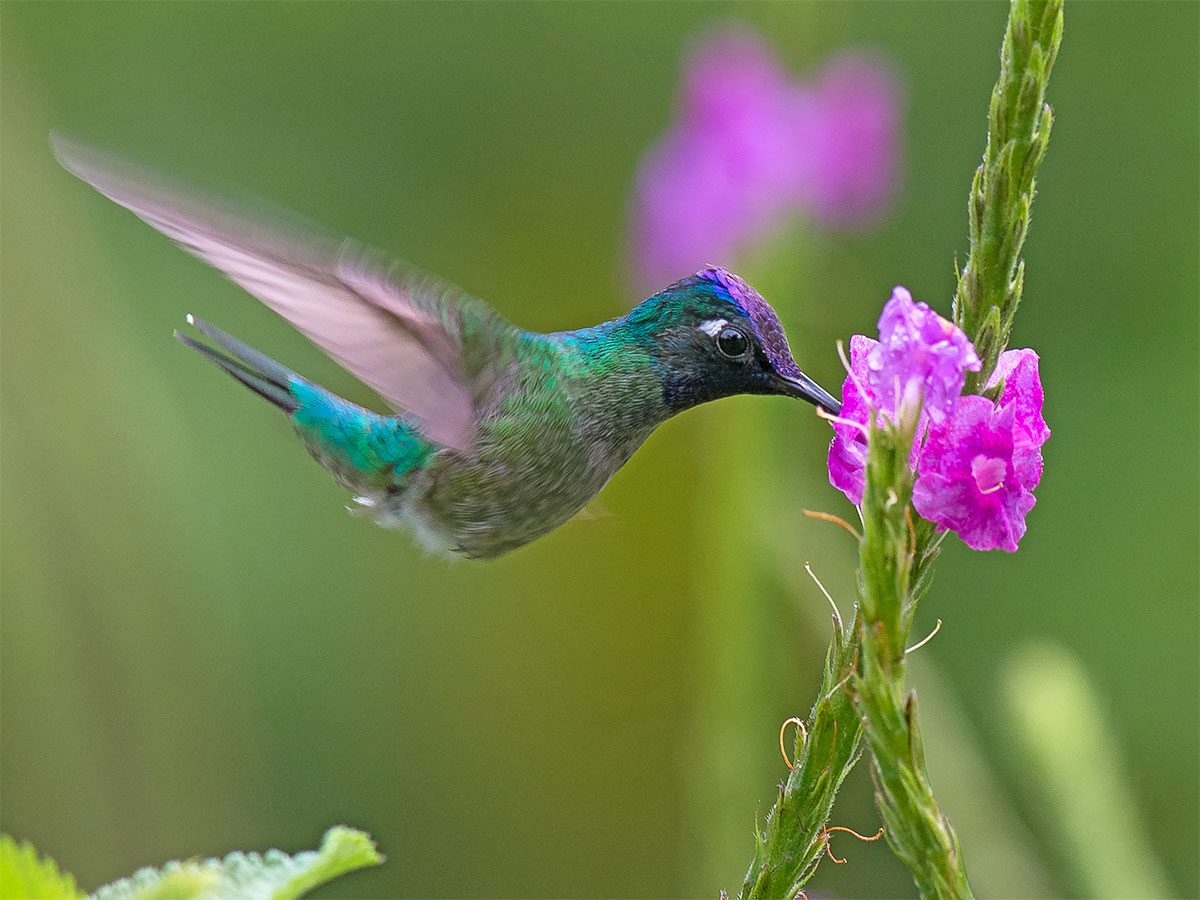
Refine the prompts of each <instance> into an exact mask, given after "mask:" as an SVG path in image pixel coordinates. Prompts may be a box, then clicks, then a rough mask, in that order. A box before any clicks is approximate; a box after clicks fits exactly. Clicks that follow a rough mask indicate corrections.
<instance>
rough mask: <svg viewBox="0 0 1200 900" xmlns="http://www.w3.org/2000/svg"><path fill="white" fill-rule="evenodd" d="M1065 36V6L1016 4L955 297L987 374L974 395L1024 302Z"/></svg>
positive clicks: (1056, 2) (1058, 0)
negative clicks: (1050, 88)
mask: <svg viewBox="0 0 1200 900" xmlns="http://www.w3.org/2000/svg"><path fill="white" fill-rule="evenodd" d="M1062 31H1063V10H1062V0H1012V4H1011V6H1010V8H1009V14H1008V28H1007V29H1006V30H1005V33H1004V44H1003V46H1002V48H1001V51H1000V77H999V79H998V80H997V81H996V86H995V88H993V90H992V99H991V103H990V104H989V107H988V138H987V148H986V150H985V151H984V154H983V162H981V163H980V164H979V168H977V169H976V170H975V177H974V179H972V181H971V194H970V199H969V201H968V204H967V208H968V219H969V222H970V235H971V251H970V254H969V255H968V257H967V262H966V265H965V266H963V268H962V271H961V272H960V274H959V277H958V289H957V291H956V292H955V295H954V323H955V324H956V325H958V327H959V328H961V329H962V330H963V331H964V332H966V334H967V336H968V337H970V338H971V340H972V341H973V342H974V344H975V350H976V352H978V354H979V358H980V359H981V360H982V361H983V369H982V370H981V371H979V372H978V373H975V374H974V375H970V376H968V380H967V392H968V393H975V392H977V391H978V389H979V387H980V385H985V384H987V381H988V378H989V377H990V376H991V374H992V370H993V369H994V368H995V367H996V360H997V358H998V357H999V356H1000V354H1001V352H1003V350H1004V348H1005V347H1007V346H1008V336H1009V333H1010V332H1011V331H1012V323H1013V316H1014V315H1015V314H1016V312H1017V306H1018V304H1019V303H1020V302H1021V290H1022V288H1023V286H1024V281H1025V264H1024V261H1023V260H1022V259H1021V249H1022V247H1023V246H1024V244H1025V236H1026V234H1028V232H1029V213H1030V208H1031V207H1032V205H1033V198H1034V195H1035V194H1036V192H1037V180H1036V178H1035V176H1036V174H1037V169H1038V166H1039V165H1041V162H1042V159H1043V157H1045V155H1046V149H1047V147H1048V146H1049V145H1050V129H1051V126H1052V125H1053V124H1054V115H1053V113H1052V111H1051V109H1050V107H1049V106H1048V105H1047V104H1046V102H1045V101H1046V85H1047V84H1048V83H1049V81H1050V70H1051V69H1052V68H1053V67H1054V61H1055V59H1056V58H1057V56H1058V47H1059V43H1060V42H1061V40H1062Z"/></svg>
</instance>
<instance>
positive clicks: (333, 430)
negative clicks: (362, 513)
mask: <svg viewBox="0 0 1200 900" xmlns="http://www.w3.org/2000/svg"><path fill="white" fill-rule="evenodd" d="M188 323H189V324H190V325H192V326H193V327H195V328H196V329H197V330H198V331H199V332H200V333H201V334H202V335H204V336H205V337H207V338H208V339H209V340H211V341H212V342H213V344H215V345H216V346H212V345H209V344H206V343H203V342H201V341H198V340H195V339H193V338H190V337H188V336H187V335H185V334H180V333H179V332H178V331H176V332H175V337H176V338H177V339H178V340H179V341H181V342H182V343H184V344H186V345H187V346H189V347H191V348H192V349H193V350H195V351H196V352H197V353H199V354H201V355H202V356H203V357H204V358H205V359H207V360H209V361H210V362H212V363H214V364H216V365H217V366H219V367H220V368H221V369H222V370H224V371H225V372H227V373H228V374H229V375H231V376H233V377H234V378H236V379H237V380H238V381H240V382H241V383H242V384H244V385H245V386H246V387H248V388H249V389H250V390H252V391H254V393H256V394H258V395H259V396H260V397H262V398H263V399H264V400H267V401H268V402H269V403H271V404H273V405H274V406H277V407H278V408H279V409H281V410H283V411H284V412H285V413H287V414H288V417H289V418H290V419H291V420H292V425H293V426H294V427H295V429H296V433H297V434H298V435H299V436H300V440H301V441H302V442H303V444H304V446H305V448H306V449H307V450H308V452H309V453H310V454H311V455H312V456H313V457H315V458H316V460H317V461H318V462H319V463H321V464H322V465H323V466H324V467H325V468H326V469H328V470H329V471H330V472H331V473H332V474H333V476H334V478H335V479H337V481H338V482H339V483H340V484H342V485H343V486H345V487H347V488H349V489H351V490H354V491H356V492H363V493H366V494H368V495H370V494H376V493H379V492H381V491H383V492H386V491H389V490H394V489H398V488H400V487H402V486H403V485H404V484H405V482H406V481H407V478H408V476H410V475H411V474H412V473H413V472H415V471H417V470H419V469H420V468H421V467H422V466H424V465H425V463H426V462H428V461H429V459H430V458H431V457H432V456H433V455H434V453H435V452H436V451H437V449H438V447H437V445H436V444H434V443H433V442H431V441H430V440H429V439H427V438H426V437H425V436H424V435H422V434H421V433H420V432H419V431H418V430H417V428H416V427H415V425H414V424H413V423H411V422H409V421H406V420H404V419H399V418H396V417H395V416H383V415H380V414H379V413H376V412H372V411H371V410H369V409H364V408H363V407H361V406H359V405H357V404H355V403H351V402H350V401H348V400H343V399H342V398H341V397H338V396H336V395H334V394H332V393H330V392H329V391H327V390H325V389H324V388H323V387H320V386H319V385H316V384H313V383H312V382H310V381H307V380H305V379H304V378H302V377H300V376H299V375H297V374H296V373H295V372H293V371H292V370H291V369H289V368H287V366H284V365H283V364H282V363H279V362H276V361H275V360H273V359H271V358H270V357H269V356H267V355H266V354H264V353H260V352H259V351H257V350H255V349H254V348H253V347H250V346H247V345H246V344H243V343H242V342H241V341H239V340H238V339H237V338H235V337H233V336H232V335H230V334H227V333H225V332H224V331H222V330H221V329H219V328H217V327H216V326H214V325H210V324H209V323H208V322H205V321H203V320H201V319H197V318H195V317H193V316H188Z"/></svg>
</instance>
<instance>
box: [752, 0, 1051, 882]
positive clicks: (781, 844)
mask: <svg viewBox="0 0 1200 900" xmlns="http://www.w3.org/2000/svg"><path fill="white" fill-rule="evenodd" d="M1062 29H1063V14H1062V0H1011V4H1010V7H1009V19H1008V25H1007V28H1006V31H1005V37H1004V43H1003V47H1002V50H1001V68H1000V77H999V80H998V81H997V83H996V86H995V89H994V90H993V93H992V99H991V104H990V107H989V131H988V142H987V149H986V152H985V154H984V159H983V162H982V163H981V165H980V166H979V168H978V169H977V171H976V173H975V177H974V179H973V181H972V185H971V193H970V201H969V216H970V240H971V249H970V254H969V256H968V258H967V262H966V265H965V266H964V267H963V269H962V271H961V273H960V274H959V278H958V286H957V290H956V294H955V297H954V305H953V318H954V324H955V325H956V326H958V330H959V333H958V334H957V335H955V334H953V331H954V329H952V328H951V326H950V325H949V323H944V322H943V323H942V325H944V326H945V329H944V333H942V334H940V335H939V334H938V327H937V326H938V323H937V322H933V321H931V320H930V319H929V314H930V311H929V310H928V308H927V307H923V305H922V304H916V305H913V304H912V301H911V297H909V296H908V295H907V292H906V291H903V292H901V289H897V292H896V293H894V294H893V299H892V302H891V303H890V304H889V307H892V305H893V304H895V306H894V307H893V310H894V311H902V315H899V316H893V319H894V320H895V321H896V322H897V324H898V325H899V326H901V327H898V328H890V327H889V328H888V329H886V330H887V331H888V334H887V335H885V333H884V332H885V328H884V326H885V322H886V321H887V320H888V318H889V310H888V308H885V312H884V318H883V319H881V320H880V326H881V334H880V345H882V346H880V345H876V343H875V342H873V341H868V340H866V339H864V338H862V337H861V336H856V339H855V340H856V341H859V344H858V347H857V350H858V352H859V353H860V354H861V355H862V359H863V361H864V362H865V361H866V357H867V355H868V354H873V355H874V359H873V362H872V365H871V366H870V367H869V368H868V369H864V370H860V371H859V376H861V377H856V376H855V374H853V371H854V370H853V369H852V373H851V376H850V377H849V378H848V379H847V382H846V384H845V385H844V386H843V398H842V399H843V410H842V418H840V419H839V420H837V421H835V422H834V423H833V424H834V430H835V433H836V434H837V437H836V438H835V441H834V445H833V447H832V448H831V454H830V475H831V480H832V481H833V483H834V485H835V486H836V487H838V488H839V489H840V490H842V491H843V492H844V493H846V494H847V496H848V497H850V498H851V500H852V501H856V502H857V501H859V500H860V495H859V492H860V491H861V507H860V509H861V514H862V519H863V536H862V540H861V541H860V546H859V558H860V571H859V587H860V592H859V593H860V606H859V610H858V614H857V615H856V618H855V622H854V625H853V627H852V628H851V629H850V631H849V632H846V631H845V630H843V628H842V626H841V623H840V622H835V630H834V641H833V644H832V646H831V647H830V650H829V654H828V656H827V659H826V669H825V675H824V678H823V681H822V686H821V695H820V698H819V699H818V701H817V703H816V704H814V706H813V710H812V712H811V713H810V715H809V719H808V721H807V723H806V724H807V730H808V739H807V741H806V742H805V743H804V746H803V747H798V748H797V751H798V753H799V756H800V758H799V760H798V762H797V765H796V766H795V768H793V770H792V773H791V775H790V776H789V778H788V780H787V781H786V782H785V783H784V784H783V785H782V786H781V787H780V794H779V798H778V799H777V800H776V802H775V804H774V806H773V808H772V810H771V812H770V814H769V815H768V818H767V821H766V827H765V830H764V831H762V832H759V833H758V835H757V842H756V848H755V856H754V862H753V863H752V864H751V867H750V871H749V872H748V873H747V875H746V880H745V883H744V885H743V889H742V894H743V896H744V897H768V896H771V897H794V896H796V894H797V892H798V891H799V889H800V888H801V887H802V886H803V885H804V883H805V882H806V881H807V880H808V878H809V877H810V876H811V875H812V872H813V871H814V870H815V868H816V865H817V863H818V862H819V860H820V856H821V853H822V852H823V850H824V849H825V842H826V841H827V839H828V832H827V830H826V828H827V823H828V818H829V814H830V811H831V809H832V804H833V800H834V797H835V794H836V790H837V787H838V786H839V785H840V784H841V782H842V780H843V779H844V778H845V776H846V774H847V773H848V772H849V770H850V768H851V767H852V766H853V765H854V762H855V761H856V760H857V758H858V755H859V753H860V751H859V749H858V740H859V733H860V729H859V727H858V726H860V725H861V732H862V733H863V734H865V737H866V739H867V743H868V745H869V747H870V749H871V756H872V775H873V777H874V780H875V785H876V799H877V802H878V805H879V808H880V811H881V813H882V815H883V819H884V824H885V833H886V836H887V841H888V844H889V845H890V846H891V848H892V850H893V852H894V853H895V854H896V855H897V857H898V858H899V859H900V860H901V861H902V862H904V863H905V865H906V866H907V867H908V869H909V871H910V873H911V874H912V877H913V880H914V882H915V883H916V886H917V888H918V890H919V891H920V894H921V896H922V897H937V898H969V897H972V896H973V894H972V891H971V887H970V884H969V882H968V880H967V876H966V870H965V866H964V863H963V857H962V851H961V848H960V847H959V842H958V838H957V836H956V834H955V832H954V829H953V828H952V827H951V825H950V823H949V821H948V820H947V819H946V817H945V816H944V815H943V814H942V812H941V810H940V808H939V807H938V804H937V800H936V798H935V797H934V794H933V789H932V786H931V783H930V780H929V776H928V773H927V771H926V767H925V756H924V749H923V744H922V738H921V731H920V725H919V722H918V719H917V704H916V696H915V694H914V693H912V692H910V691H908V689H907V687H906V683H905V655H906V649H905V648H906V647H907V645H908V641H909V635H910V631H911V627H912V623H913V619H914V617H915V615H916V611H917V605H918V603H919V601H920V600H921V598H922V596H923V595H924V594H925V592H926V591H927V589H928V587H929V583H930V579H931V577H932V564H933V561H934V560H935V559H936V557H937V555H938V552H939V550H940V547H941V543H942V539H943V537H944V536H945V534H946V533H947V532H946V531H944V530H943V531H941V532H939V531H938V530H937V528H936V527H935V525H934V524H933V523H932V522H930V521H928V520H926V519H925V518H922V517H921V516H920V515H918V514H917V512H916V510H915V509H914V507H913V504H912V500H913V488H914V482H915V480H916V475H915V473H914V467H915V466H916V465H917V463H916V461H915V459H916V458H917V457H919V455H920V453H921V452H924V450H925V449H926V448H925V446H924V445H923V442H924V440H925V432H926V429H927V428H928V427H930V426H929V425H928V423H927V421H926V419H925V418H923V417H924V416H926V415H927V416H928V417H929V421H931V422H932V423H933V425H932V427H934V428H937V427H945V428H950V427H952V426H953V425H954V423H955V421H958V419H957V416H958V413H957V412H956V411H955V410H956V408H955V406H954V404H955V402H956V398H958V395H959V392H960V391H962V392H964V393H965V394H968V395H970V394H984V395H985V396H987V397H988V398H989V399H990V400H997V398H1000V407H1002V408H1003V410H1002V411H1003V412H1004V413H1006V414H1007V416H1008V418H1004V417H1003V416H1000V417H999V418H997V419H996V420H995V421H990V422H986V423H984V422H983V421H982V420H981V421H980V423H979V424H977V425H976V426H975V428H974V431H973V434H974V435H975V436H977V437H978V438H979V440H980V441H982V442H986V441H992V443H991V444H990V445H989V446H987V447H981V451H982V450H984V449H986V450H987V452H986V453H985V452H979V453H977V454H976V455H975V456H974V457H972V458H971V459H970V460H966V464H967V465H966V468H965V469H964V470H963V471H957V470H956V469H955V468H954V465H953V464H954V462H955V460H953V459H951V458H949V456H950V455H949V454H947V453H945V452H944V448H939V450H940V451H941V452H940V456H941V458H939V459H936V460H935V461H934V462H935V463H936V464H937V465H936V466H934V464H933V463H931V464H930V466H928V467H927V469H926V473H927V474H926V475H925V477H926V478H927V479H928V480H927V481H926V482H925V483H924V494H923V495H922V497H919V498H918V500H919V501H923V503H919V505H921V507H922V509H924V510H925V511H926V514H927V515H933V516H935V517H937V518H939V521H940V522H941V524H942V525H943V527H944V528H946V527H948V528H954V529H955V530H956V531H958V532H959V534H960V536H961V537H963V539H964V541H966V542H967V543H968V544H969V545H970V546H972V547H975V548H977V549H992V548H999V549H1005V550H1009V551H1010V552H1011V551H1012V550H1015V549H1016V543H1017V541H1018V540H1019V538H1020V536H1021V534H1023V532H1024V518H1023V517H1024V513H1025V512H1027V511H1028V508H1029V507H1030V506H1032V498H1031V495H1030V496H1028V497H1025V496H1024V495H1021V496H1018V497H1017V500H1016V501H1014V505H1013V506H1012V507H1011V508H1008V509H1005V510H1001V509H999V505H998V504H997V503H994V502H993V500H992V499H989V498H994V499H997V500H998V499H999V497H998V492H1012V493H1013V494H1014V495H1015V494H1019V492H1021V491H1025V492H1026V493H1027V492H1028V490H1031V489H1032V488H1033V487H1034V486H1036V483H1037V481H1038V479H1039V478H1040V474H1041V457H1040V446H1041V444H1042V443H1043V442H1044V441H1045V439H1046V437H1047V436H1048V434H1049V431H1048V429H1046V427H1045V422H1044V421H1043V420H1042V419H1041V387H1040V383H1038V380H1037V374H1036V354H1033V353H1032V351H1013V352H1012V353H1011V354H1009V356H1008V358H1007V359H1006V360H1001V354H1002V353H1004V352H1005V350H1006V348H1007V346H1008V340H1009V335H1010V333H1011V330H1012V324H1013V318H1014V316H1015V313H1016V309H1017V306H1018V304H1019V303H1020V300H1021V292H1022V288H1023V285H1024V263H1023V261H1022V260H1021V259H1020V254H1021V250H1022V247H1023V245H1024V241H1025V236H1026V234H1027V233H1028V229H1029V216H1030V208H1031V206H1032V203H1033V197H1034V193H1035V188H1036V179H1035V176H1036V173H1037V168H1038V166H1039V165H1040V163H1041V161H1042V159H1043V157H1044V156H1045V153H1046V149H1047V146H1048V143H1049V138H1050V129H1051V125H1052V123H1053V115H1052V112H1051V110H1050V107H1049V106H1047V105H1046V103H1045V93H1046V85H1047V82H1048V79H1049V75H1050V70H1051V68H1052V67H1053V64H1054V60H1055V58H1056V56H1057V54H1058V47H1059V43H1060V41H1061V38H1062ZM964 335H965V339H969V341H970V345H972V346H973V352H972V353H969V354H968V353H966V352H965V350H964V349H963V348H962V347H961V346H956V345H955V342H956V341H958V339H959V338H962V337H963V336H964ZM959 344H960V345H961V342H959ZM855 350H856V347H855V345H854V342H852V346H851V356H852V359H854V360H855V362H857V358H856V354H855ZM976 354H977V357H978V358H975V356H976ZM931 358H934V361H936V362H937V364H938V365H939V366H940V367H941V368H940V369H938V368H936V367H935V368H932V369H931V368H928V365H929V363H930V360H931ZM1022 359H1024V360H1025V362H1024V366H1025V368H1024V369H1022V370H1021V371H1020V373H1019V374H1018V368H1017V367H1018V365H1020V364H1021V363H1020V360H1022ZM998 364H999V365H1000V371H999V372H997V365H998ZM852 365H853V363H852ZM922 365H924V366H926V368H925V369H923V370H922V369H921V368H920V366H922ZM871 373H874V374H875V375H876V376H881V377H880V378H879V379H878V382H877V383H875V384H870V383H867V384H866V387H865V388H864V386H863V381H864V380H869V378H870V377H871ZM913 379H917V381H914V380H913ZM1009 382H1011V384H1010V383H1009ZM888 384H894V385H895V388H896V390H895V392H894V394H893V396H892V402H891V403H890V404H889V402H888V398H887V393H888V392H887V391H886V386H887V385H888ZM914 386H916V387H917V388H919V392H918V395H919V396H920V397H921V399H922V401H923V402H924V410H923V412H922V411H921V410H920V409H916V410H914V408H913V407H912V405H911V404H910V403H908V402H904V400H905V399H906V398H909V396H910V394H911V393H912V392H911V391H910V390H909V388H912V387H914ZM856 407H857V411H858V412H859V413H861V415H862V418H857V417H856V416H855V415H854V414H853V411H854V410H855V409H856ZM962 408H964V409H967V410H970V409H971V408H972V407H971V404H970V403H966V404H963V406H962ZM998 412H1001V410H998ZM846 417H849V418H846ZM856 419H857V423H863V422H865V426H864V427H862V428H861V430H860V429H859V428H858V427H857V426H856ZM947 420H948V424H947ZM985 425H986V428H985V427H984V426H985ZM989 429H990V430H989ZM1001 430H1002V431H1003V435H1004V437H1005V439H1006V440H1007V441H1008V443H1007V444H1004V443H1000V444H997V443H995V437H996V434H997V433H998V431H1001ZM951 435H952V436H953V433H952V432H951ZM864 437H865V440H864V439H863V438H864ZM941 443H942V444H945V445H946V446H958V447H959V448H960V449H961V447H962V446H963V445H962V443H961V442H958V441H954V440H942V441H941ZM864 444H865V446H864ZM914 445H917V449H915V450H914ZM972 452H974V451H972ZM931 476H932V477H931ZM968 476H969V477H968ZM1001 476H1003V478H1002V477H1001ZM1004 478H1007V480H1008V482H1010V483H1008V484H1006V483H1005V481H1004V480H1003V479H1004ZM963 491H966V493H963ZM955 492H957V493H955ZM962 497H967V498H970V499H971V501H972V503H971V504H970V505H971V507H972V511H973V512H974V513H975V514H976V518H977V519H978V518H980V517H982V518H983V519H984V520H985V521H984V522H983V524H984V525H985V526H987V527H985V528H982V529H981V528H979V527H978V526H979V525H980V523H979V522H978V521H974V522H972V521H957V520H955V519H954V518H953V517H952V516H950V515H949V512H950V511H960V510H959V509H958V506H957V505H956V504H955V503H954V502H953V500H954V499H956V498H962ZM1001 512H1004V513H1005V515H1004V516H1001V515H1000V513H1001ZM1016 520H1019V522H1017V521H1016ZM1018 525H1019V527H1018ZM844 673H845V674H844ZM846 674H849V675H850V680H849V683H848V685H846V684H845V682H844V679H845V676H846ZM847 686H848V687H849V688H850V689H851V690H850V693H849V694H846V687H847ZM838 729H841V731H842V737H841V738H840V739H839V738H838V737H837V735H838Z"/></svg>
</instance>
